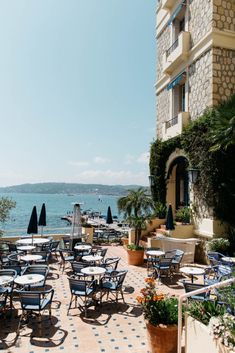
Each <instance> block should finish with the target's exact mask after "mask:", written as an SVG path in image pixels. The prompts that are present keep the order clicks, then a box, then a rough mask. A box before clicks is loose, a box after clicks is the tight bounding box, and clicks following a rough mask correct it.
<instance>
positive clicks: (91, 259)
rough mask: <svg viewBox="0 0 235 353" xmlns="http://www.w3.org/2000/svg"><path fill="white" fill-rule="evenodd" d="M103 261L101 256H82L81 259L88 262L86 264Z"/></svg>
mask: <svg viewBox="0 0 235 353" xmlns="http://www.w3.org/2000/svg"><path fill="white" fill-rule="evenodd" d="M102 259H103V257H102V256H100V255H94V256H93V255H86V256H83V257H82V260H84V261H88V262H91V261H100V260H102Z"/></svg>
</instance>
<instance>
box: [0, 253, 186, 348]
mask: <svg viewBox="0 0 235 353" xmlns="http://www.w3.org/2000/svg"><path fill="white" fill-rule="evenodd" d="M106 256H107V257H113V256H120V257H121V261H120V262H119V268H121V269H127V270H128V274H127V277H126V279H125V282H124V297H125V303H123V302H122V301H121V300H120V301H119V303H118V304H116V303H115V302H111V301H108V302H106V303H104V304H103V305H102V306H101V307H98V308H97V309H95V308H94V307H90V308H89V309H88V315H87V317H85V316H84V315H82V314H81V313H80V311H79V310H78V309H76V308H72V309H71V310H70V315H69V316H68V315H67V309H68V305H69V301H70V290H69V285H68V280H67V274H68V273H69V271H70V269H69V268H68V270H66V271H65V272H64V273H63V274H62V273H61V271H60V270H59V265H58V263H56V262H55V263H52V264H50V271H51V276H50V277H49V278H48V280H47V283H48V286H52V287H53V288H54V289H55V295H54V299H53V306H52V324H51V323H50V321H49V320H48V316H47V315H44V316H43V321H42V325H41V332H39V329H38V327H39V326H38V322H37V318H35V317H32V318H30V319H29V321H28V323H27V324H25V325H24V326H22V327H21V330H20V335H19V338H18V339H17V341H15V337H16V333H15V332H16V330H17V327H18V322H19V314H20V312H21V311H20V310H19V302H18V301H17V298H15V300H14V307H15V310H14V311H13V315H12V317H11V318H10V317H6V318H3V317H0V350H3V351H4V352H7V353H14V352H16V353H18V352H19V353H20V352H24V353H37V352H49V353H50V352H51V353H56V352H62V351H65V352H66V353H67V352H69V353H72V352H81V353H86V352H92V353H100V352H108V353H112V352H122V353H129V352H135V353H147V352H148V344H147V338H146V329H145V323H144V320H143V316H142V313H141V310H140V308H139V307H138V306H137V303H136V296H137V295H138V294H139V291H140V289H141V288H142V287H143V286H144V278H145V277H146V275H147V272H146V267H145V266H143V267H136V266H129V265H127V262H126V253H125V250H124V249H123V247H121V246H110V247H108V252H107V255H106ZM160 287H161V291H162V292H166V293H175V294H181V293H183V292H184V290H183V286H182V285H181V284H180V282H178V281H176V282H172V283H170V284H168V285H165V284H163V285H161V286H160ZM46 313H47V312H46ZM46 313H45V314H46Z"/></svg>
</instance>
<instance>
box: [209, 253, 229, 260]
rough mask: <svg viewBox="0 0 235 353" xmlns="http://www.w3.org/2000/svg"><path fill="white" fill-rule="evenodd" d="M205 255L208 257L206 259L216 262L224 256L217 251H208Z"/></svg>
mask: <svg viewBox="0 0 235 353" xmlns="http://www.w3.org/2000/svg"><path fill="white" fill-rule="evenodd" d="M207 255H208V257H211V258H214V259H215V260H217V261H220V260H221V258H222V257H224V256H225V255H223V254H221V253H220V252H218V251H208V252H207Z"/></svg>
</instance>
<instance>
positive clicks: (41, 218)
mask: <svg viewBox="0 0 235 353" xmlns="http://www.w3.org/2000/svg"><path fill="white" fill-rule="evenodd" d="M38 225H39V226H41V234H42V233H43V227H45V226H46V225H47V223H46V206H45V203H43V204H42V208H41V212H40V216H39V221H38Z"/></svg>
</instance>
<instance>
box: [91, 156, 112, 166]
mask: <svg viewBox="0 0 235 353" xmlns="http://www.w3.org/2000/svg"><path fill="white" fill-rule="evenodd" d="M94 162H95V163H96V164H105V163H108V162H109V159H107V158H104V157H99V156H97V157H95V158H94Z"/></svg>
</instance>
